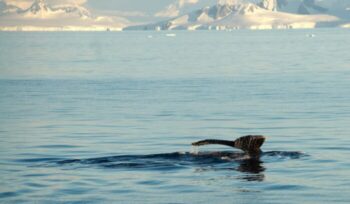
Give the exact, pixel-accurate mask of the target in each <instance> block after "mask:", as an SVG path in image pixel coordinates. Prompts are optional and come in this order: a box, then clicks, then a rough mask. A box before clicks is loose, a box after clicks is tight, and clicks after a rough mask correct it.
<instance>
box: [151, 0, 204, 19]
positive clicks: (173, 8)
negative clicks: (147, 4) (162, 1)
mask: <svg viewBox="0 0 350 204" xmlns="http://www.w3.org/2000/svg"><path fill="white" fill-rule="evenodd" d="M198 2H199V0H177V1H176V2H174V3H172V4H170V5H168V6H167V7H166V8H165V9H163V10H161V11H159V12H157V13H156V14H155V16H156V17H176V16H178V15H179V14H180V9H181V8H182V7H184V6H186V5H187V4H196V3H198Z"/></svg>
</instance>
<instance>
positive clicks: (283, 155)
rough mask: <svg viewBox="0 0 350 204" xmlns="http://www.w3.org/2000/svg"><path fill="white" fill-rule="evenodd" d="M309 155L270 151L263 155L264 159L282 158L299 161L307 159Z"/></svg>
mask: <svg viewBox="0 0 350 204" xmlns="http://www.w3.org/2000/svg"><path fill="white" fill-rule="evenodd" d="M307 156H309V155H307V154H305V153H303V152H298V151H295V152H292V151H291V152H288V151H268V152H264V153H263V154H262V157H273V158H281V159H299V158H301V157H307Z"/></svg>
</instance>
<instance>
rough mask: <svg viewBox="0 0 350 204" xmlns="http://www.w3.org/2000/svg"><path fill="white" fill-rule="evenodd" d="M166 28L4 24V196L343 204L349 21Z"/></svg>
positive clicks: (349, 133)
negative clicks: (242, 140) (72, 29)
mask: <svg viewBox="0 0 350 204" xmlns="http://www.w3.org/2000/svg"><path fill="white" fill-rule="evenodd" d="M166 34H167V33H166V32H122V33H113V32H104V33H84V32H77V33H69V32H68V33H40V32H38V33H36V32H35V33H5V32H3V33H0V175H1V176H0V203H223V204H224V203H349V202H350V195H349V193H350V162H349V154H350V125H349V124H350V103H349V102H350V54H349V53H350V30H346V29H318V30H283V31H244V30H241V31H233V32H174V34H175V36H174V35H170V36H169V35H168V36H167V35H166ZM248 134H262V135H266V136H267V140H266V142H265V144H264V145H263V147H262V150H263V151H264V153H263V154H262V155H261V157H260V158H258V159H251V158H249V157H248V156H247V155H245V154H244V153H241V152H240V151H239V150H235V149H232V148H229V147H225V146H219V145H212V146H204V147H200V148H193V147H191V143H192V142H194V141H197V140H202V139H209V138H211V139H226V140H234V139H235V138H238V137H240V136H243V135H248Z"/></svg>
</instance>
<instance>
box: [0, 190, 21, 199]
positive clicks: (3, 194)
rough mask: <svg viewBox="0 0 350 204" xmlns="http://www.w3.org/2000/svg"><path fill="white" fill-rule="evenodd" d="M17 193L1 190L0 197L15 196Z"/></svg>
mask: <svg viewBox="0 0 350 204" xmlns="http://www.w3.org/2000/svg"><path fill="white" fill-rule="evenodd" d="M17 195H18V194H17V193H16V192H11V191H9V192H1V193H0V198H9V197H15V196H17Z"/></svg>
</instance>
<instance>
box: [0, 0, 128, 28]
mask: <svg viewBox="0 0 350 204" xmlns="http://www.w3.org/2000/svg"><path fill="white" fill-rule="evenodd" d="M0 3H2V5H0V8H1V14H0V19H1V22H0V29H1V30H25V31H27V30H29V31H30V30H43V31H50V30H53V31H56V30H73V31H74V30H121V29H122V28H123V27H125V25H126V24H127V23H128V21H127V20H126V19H113V18H111V17H107V16H94V15H92V14H91V12H90V11H89V10H88V9H86V8H85V7H83V6H79V5H77V4H75V5H74V4H67V5H54V6H52V5H49V4H48V3H47V2H46V1H45V0H35V1H34V2H33V4H32V5H31V6H30V7H28V8H25V9H23V8H20V7H16V6H14V5H7V4H5V3H3V2H0Z"/></svg>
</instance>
